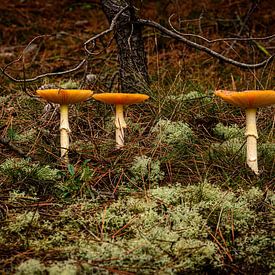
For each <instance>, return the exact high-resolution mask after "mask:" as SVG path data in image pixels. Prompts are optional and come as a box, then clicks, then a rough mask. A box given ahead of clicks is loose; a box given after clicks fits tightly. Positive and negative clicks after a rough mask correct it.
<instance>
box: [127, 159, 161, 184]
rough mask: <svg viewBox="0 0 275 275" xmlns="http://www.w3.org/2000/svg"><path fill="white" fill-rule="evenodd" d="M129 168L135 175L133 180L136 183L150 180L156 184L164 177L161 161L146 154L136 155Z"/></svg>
mask: <svg viewBox="0 0 275 275" xmlns="http://www.w3.org/2000/svg"><path fill="white" fill-rule="evenodd" d="M129 170H130V172H131V173H132V175H133V177H132V180H133V181H134V182H136V183H146V182H149V183H151V185H153V186H154V185H157V184H158V183H159V181H161V180H162V179H163V178H164V172H163V171H161V167H160V161H159V160H152V158H151V157H147V156H145V155H143V156H138V157H135V158H134V161H133V162H132V165H131V167H130V169H129Z"/></svg>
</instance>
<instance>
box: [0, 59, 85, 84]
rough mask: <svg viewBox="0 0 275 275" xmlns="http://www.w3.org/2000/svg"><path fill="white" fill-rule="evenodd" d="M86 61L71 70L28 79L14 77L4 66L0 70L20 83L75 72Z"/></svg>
mask: <svg viewBox="0 0 275 275" xmlns="http://www.w3.org/2000/svg"><path fill="white" fill-rule="evenodd" d="M86 61H87V60H86V58H85V59H83V60H82V61H81V62H80V63H79V64H78V65H77V66H75V67H74V68H72V69H70V70H66V71H61V72H55V73H45V74H41V75H38V76H36V77H33V78H27V79H17V78H14V77H12V76H11V75H9V74H8V73H6V72H5V71H4V70H3V69H2V68H0V70H1V72H2V74H3V75H5V76H6V77H8V78H9V79H11V80H12V81H14V82H20V83H23V82H33V81H36V80H38V79H40V78H43V77H47V76H56V75H63V74H68V73H72V72H75V71H77V70H78V69H79V68H81V67H82V66H83V64H84V63H85V62H86Z"/></svg>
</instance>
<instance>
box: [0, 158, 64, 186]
mask: <svg viewBox="0 0 275 275" xmlns="http://www.w3.org/2000/svg"><path fill="white" fill-rule="evenodd" d="M0 174H2V175H6V176H8V177H10V178H11V179H12V180H13V181H22V180H26V179H30V178H31V179H37V180H44V181H56V180H58V179H60V172H59V170H58V169H52V168H50V166H49V165H45V166H40V165H39V164H38V163H32V162H30V161H29V160H27V159H15V158H11V159H7V160H6V161H5V162H3V163H2V164H1V165H0Z"/></svg>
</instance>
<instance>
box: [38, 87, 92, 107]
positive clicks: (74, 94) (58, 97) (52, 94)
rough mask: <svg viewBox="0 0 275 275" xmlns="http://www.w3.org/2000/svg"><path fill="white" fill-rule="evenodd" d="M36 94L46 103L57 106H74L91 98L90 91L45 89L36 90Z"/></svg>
mask: <svg viewBox="0 0 275 275" xmlns="http://www.w3.org/2000/svg"><path fill="white" fill-rule="evenodd" d="M36 93H37V94H38V95H39V96H40V97H42V98H44V99H46V100H47V101H50V102H53V103H58V104H66V105H67V104H74V103H78V102H82V101H85V100H87V99H88V98H90V97H92V94H93V92H92V91H91V90H77V89H46V90H37V91H36Z"/></svg>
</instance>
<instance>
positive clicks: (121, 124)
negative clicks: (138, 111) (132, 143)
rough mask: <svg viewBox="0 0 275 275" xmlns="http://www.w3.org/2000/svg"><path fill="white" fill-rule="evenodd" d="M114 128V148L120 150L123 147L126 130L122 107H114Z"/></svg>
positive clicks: (119, 105)
mask: <svg viewBox="0 0 275 275" xmlns="http://www.w3.org/2000/svg"><path fill="white" fill-rule="evenodd" d="M115 126H116V148H117V149H120V148H121V147H123V146H124V137H125V134H124V129H125V128H127V124H126V121H125V119H124V114H123V105H121V104H118V105H116V116H115Z"/></svg>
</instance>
